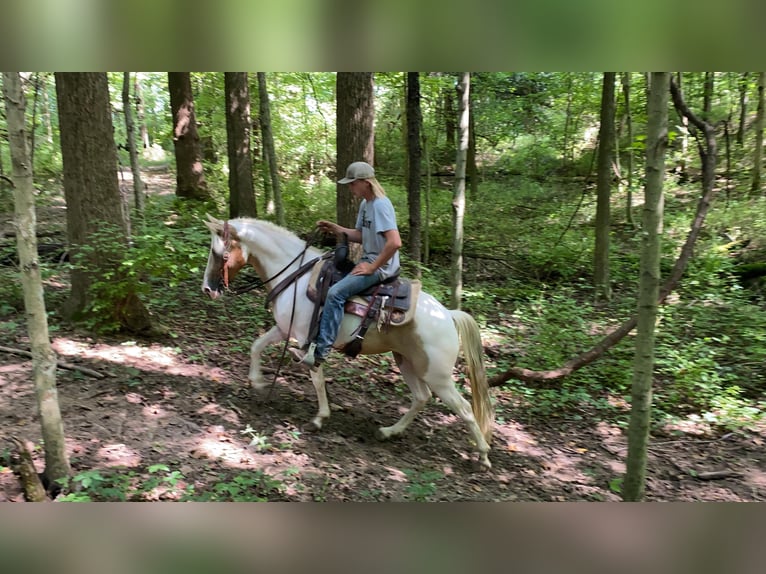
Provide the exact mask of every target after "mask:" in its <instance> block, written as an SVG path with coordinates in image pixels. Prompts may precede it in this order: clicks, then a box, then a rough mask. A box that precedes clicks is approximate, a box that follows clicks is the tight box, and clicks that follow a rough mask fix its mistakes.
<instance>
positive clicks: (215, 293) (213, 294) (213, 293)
mask: <svg viewBox="0 0 766 574" xmlns="http://www.w3.org/2000/svg"><path fill="white" fill-rule="evenodd" d="M202 292H203V293H204V294H205V295H208V296H209V297H210V298H211V299H218V297H220V296H221V291H220V290H219V289H213V288H212V287H210V286H209V285H205V286H203V287H202Z"/></svg>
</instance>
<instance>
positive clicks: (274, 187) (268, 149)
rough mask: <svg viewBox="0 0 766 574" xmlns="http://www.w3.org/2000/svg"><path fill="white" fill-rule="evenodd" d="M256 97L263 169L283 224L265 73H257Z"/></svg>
mask: <svg viewBox="0 0 766 574" xmlns="http://www.w3.org/2000/svg"><path fill="white" fill-rule="evenodd" d="M258 96H259V101H260V112H261V113H260V121H261V136H262V138H263V156H264V163H265V164H266V165H265V166H264V167H268V170H269V174H270V176H271V178H270V179H271V191H272V196H273V198H274V208H275V212H276V215H277V223H278V224H279V225H284V224H285V208H284V204H283V203H282V188H281V186H280V184H279V169H278V165H277V153H276V150H275V149H274V134H273V132H272V130H271V105H270V104H269V90H268V85H267V84H266V72H258Z"/></svg>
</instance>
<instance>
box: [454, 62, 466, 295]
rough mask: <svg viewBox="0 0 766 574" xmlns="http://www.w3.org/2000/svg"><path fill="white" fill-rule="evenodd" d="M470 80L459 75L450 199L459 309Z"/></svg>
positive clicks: (461, 289)
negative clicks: (453, 168) (456, 144)
mask: <svg viewBox="0 0 766 574" xmlns="http://www.w3.org/2000/svg"><path fill="white" fill-rule="evenodd" d="M470 87H471V80H470V74H469V73H468V72H462V73H461V74H460V82H459V83H458V86H457V93H458V100H459V101H458V135H459V143H458V147H457V158H456V160H455V191H454V195H453V198H452V272H451V274H450V283H451V299H450V306H451V308H452V309H460V303H461V299H462V296H463V219H464V217H465V164H466V160H467V156H468V125H469V114H470V106H469V103H468V102H469V101H470Z"/></svg>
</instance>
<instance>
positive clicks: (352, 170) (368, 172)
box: [338, 161, 375, 183]
mask: <svg viewBox="0 0 766 574" xmlns="http://www.w3.org/2000/svg"><path fill="white" fill-rule="evenodd" d="M373 177H375V170H374V169H372V166H371V165H370V164H369V163H365V162H363V161H355V162H354V163H352V164H351V165H350V166H348V169H347V170H346V177H344V178H343V179H339V180H338V183H351V182H352V181H355V180H357V179H371V178H373Z"/></svg>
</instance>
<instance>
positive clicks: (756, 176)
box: [750, 72, 766, 191]
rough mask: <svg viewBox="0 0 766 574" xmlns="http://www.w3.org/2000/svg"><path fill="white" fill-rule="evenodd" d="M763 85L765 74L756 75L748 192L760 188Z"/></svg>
mask: <svg viewBox="0 0 766 574" xmlns="http://www.w3.org/2000/svg"><path fill="white" fill-rule="evenodd" d="M764 84H766V72H760V73H759V74H758V111H757V113H756V116H755V150H754V151H753V175H752V180H751V182H750V191H758V190H759V189H760V188H761V171H762V163H763V113H764V110H763V106H764V94H763V90H764Z"/></svg>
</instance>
